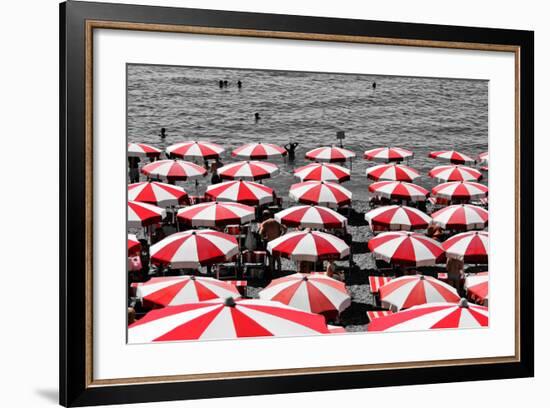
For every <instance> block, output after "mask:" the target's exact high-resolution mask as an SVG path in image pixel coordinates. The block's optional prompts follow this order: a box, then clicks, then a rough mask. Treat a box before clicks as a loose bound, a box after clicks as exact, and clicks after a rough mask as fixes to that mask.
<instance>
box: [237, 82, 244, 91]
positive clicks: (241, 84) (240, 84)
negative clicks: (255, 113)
mask: <svg viewBox="0 0 550 408" xmlns="http://www.w3.org/2000/svg"><path fill="white" fill-rule="evenodd" d="M242 87H243V83H242V82H241V81H240V80H238V81H237V88H239V89H241V88H242Z"/></svg>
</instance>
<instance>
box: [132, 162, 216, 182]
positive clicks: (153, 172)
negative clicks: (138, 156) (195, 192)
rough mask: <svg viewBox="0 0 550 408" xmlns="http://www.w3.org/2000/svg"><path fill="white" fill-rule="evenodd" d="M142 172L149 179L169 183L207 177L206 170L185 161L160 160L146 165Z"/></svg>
mask: <svg viewBox="0 0 550 408" xmlns="http://www.w3.org/2000/svg"><path fill="white" fill-rule="evenodd" d="M141 172H142V173H143V174H145V175H146V176H149V177H154V178H159V179H163V180H168V181H177V180H195V179H198V178H201V177H204V176H206V173H207V171H206V169H205V168H204V167H201V166H199V165H197V164H195V163H191V162H188V161H184V160H159V161H156V162H153V163H149V164H146V165H145V166H143V167H142V169H141Z"/></svg>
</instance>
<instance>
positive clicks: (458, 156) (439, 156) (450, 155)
mask: <svg viewBox="0 0 550 408" xmlns="http://www.w3.org/2000/svg"><path fill="white" fill-rule="evenodd" d="M428 157H430V158H431V159H436V160H440V161H445V162H450V163H454V164H474V163H475V162H476V161H475V160H474V159H472V158H471V157H470V156H467V155H465V154H464V153H460V152H457V151H455V150H440V151H435V152H430V154H429V155H428Z"/></svg>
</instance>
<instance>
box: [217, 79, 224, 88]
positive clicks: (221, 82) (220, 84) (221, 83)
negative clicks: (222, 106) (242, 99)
mask: <svg viewBox="0 0 550 408" xmlns="http://www.w3.org/2000/svg"><path fill="white" fill-rule="evenodd" d="M218 85H219V86H220V88H223V81H222V80H221V79H220V80H219V82H218Z"/></svg>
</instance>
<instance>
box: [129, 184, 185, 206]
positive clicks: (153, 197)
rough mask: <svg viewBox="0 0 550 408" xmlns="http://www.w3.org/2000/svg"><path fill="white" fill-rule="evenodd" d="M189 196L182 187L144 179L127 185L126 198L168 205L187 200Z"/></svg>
mask: <svg viewBox="0 0 550 408" xmlns="http://www.w3.org/2000/svg"><path fill="white" fill-rule="evenodd" d="M188 198H189V196H188V195H187V192H186V191H185V190H184V189H183V187H179V186H174V185H172V184H165V183H159V182H157V181H144V182H141V183H134V184H130V185H129V186H128V200H131V201H140V202H142V203H149V204H154V205H158V206H160V207H169V206H172V205H181V204H184V203H186V202H187V200H188Z"/></svg>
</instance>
